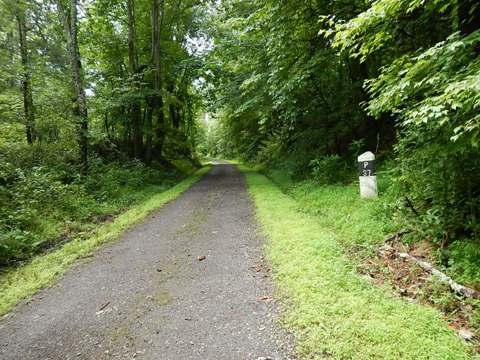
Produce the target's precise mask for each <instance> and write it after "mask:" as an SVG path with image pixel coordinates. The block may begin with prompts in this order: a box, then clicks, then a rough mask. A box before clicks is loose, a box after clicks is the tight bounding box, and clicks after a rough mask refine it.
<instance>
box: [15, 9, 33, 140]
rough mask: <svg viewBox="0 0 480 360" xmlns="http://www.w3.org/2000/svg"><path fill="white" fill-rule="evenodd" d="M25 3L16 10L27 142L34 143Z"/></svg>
mask: <svg viewBox="0 0 480 360" xmlns="http://www.w3.org/2000/svg"><path fill="white" fill-rule="evenodd" d="M22 5H23V4H19V5H18V7H17V11H16V18H17V23H18V37H19V40H20V56H21V61H22V72H23V74H22V92H23V111H24V114H25V132H26V136H27V142H28V143H29V144H33V141H34V140H35V135H34V124H35V114H34V108H33V95H32V77H31V72H30V70H31V69H30V61H29V58H28V44H27V31H28V30H27V25H26V15H25V9H23V8H22Z"/></svg>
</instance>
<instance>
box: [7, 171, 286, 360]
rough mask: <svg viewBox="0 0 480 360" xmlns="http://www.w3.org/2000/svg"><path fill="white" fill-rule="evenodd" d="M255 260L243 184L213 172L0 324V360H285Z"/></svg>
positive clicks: (257, 246)
mask: <svg viewBox="0 0 480 360" xmlns="http://www.w3.org/2000/svg"><path fill="white" fill-rule="evenodd" d="M261 249H262V239H261V238H259V237H257V235H256V229H255V222H254V218H253V205H252V204H251V202H250V200H249V198H248V196H247V193H246V186H245V182H244V179H243V176H242V175H241V174H240V173H239V172H238V171H237V170H236V169H235V168H234V167H233V166H230V165H216V166H214V167H213V168H212V170H211V171H210V172H209V173H208V174H207V175H206V176H205V177H204V178H203V179H202V180H201V181H200V182H198V183H197V184H195V185H194V186H193V187H192V188H190V189H189V190H188V191H186V192H185V193H184V194H183V195H182V196H181V197H179V198H178V199H177V200H176V201H174V202H172V203H170V204H168V205H166V206H165V207H164V208H162V209H161V210H160V211H158V212H157V213H155V214H154V215H152V216H151V217H150V218H149V219H148V220H147V221H145V222H144V223H143V224H141V225H139V226H137V227H136V228H135V229H133V230H132V231H130V232H128V233H126V234H125V235H124V236H123V237H122V239H120V240H119V241H118V242H117V243H115V244H113V245H110V246H106V247H103V248H102V249H100V250H99V251H98V252H97V253H96V254H95V255H94V256H93V257H92V258H90V259H86V260H84V261H81V262H80V263H78V264H77V265H75V266H74V267H73V268H72V269H71V270H70V271H68V273H67V274H66V275H65V276H64V277H63V278H62V279H61V280H60V281H59V282H58V283H57V284H56V285H55V286H53V287H51V288H49V289H46V290H44V291H41V292H40V293H38V294H37V295H36V296H35V297H34V298H33V300H32V301H30V302H28V303H26V304H22V305H20V306H18V307H17V308H16V309H15V310H14V311H13V312H12V313H10V314H9V315H8V316H7V317H6V318H4V319H3V320H1V321H0V359H3V360H7V359H8V360H10V359H22V360H27V359H52V360H53V359H55V360H56V359H62V360H63V359H133V358H135V359H155V360H158V359H165V360H167V359H172V360H181V359H202V360H207V359H208V360H210V359H229V360H231V359H242V360H250V359H259V358H260V359H262V358H265V359H288V358H289V356H287V355H286V354H288V353H290V345H289V344H290V341H289V339H288V336H287V335H285V334H284V333H283V332H282V331H280V330H279V329H278V328H277V326H276V325H275V323H274V318H275V317H276V311H275V304H274V302H270V301H264V300H260V299H261V298H262V297H265V296H269V295H271V291H272V289H271V284H270V281H269V279H268V273H267V271H266V267H267V266H266V264H265V263H264V261H263V259H262V250H261ZM203 256H204V257H205V259H204V260H201V259H203ZM199 259H200V260H199Z"/></svg>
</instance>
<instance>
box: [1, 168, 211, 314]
mask: <svg viewBox="0 0 480 360" xmlns="http://www.w3.org/2000/svg"><path fill="white" fill-rule="evenodd" d="M208 169H209V167H204V168H202V169H200V170H198V171H197V172H196V173H194V174H193V175H191V176H190V177H188V178H187V179H185V180H183V181H181V182H180V183H178V184H177V185H175V186H174V187H172V188H170V189H168V190H166V191H163V192H161V193H157V194H155V195H152V196H151V197H150V198H149V199H148V200H146V201H144V202H142V203H140V204H137V205H135V206H133V207H132V208H130V209H129V210H127V211H125V212H124V213H122V214H121V215H119V216H118V217H117V218H116V219H115V220H114V221H113V222H111V223H107V224H104V225H101V226H99V227H98V228H97V230H96V232H95V233H93V234H91V235H90V236H88V237H87V238H85V237H83V238H80V237H79V238H76V239H74V240H72V241H70V242H68V243H67V244H65V245H64V246H62V247H61V248H59V249H58V250H55V251H52V252H50V253H48V254H46V255H42V256H38V257H36V258H34V259H33V260H32V261H31V262H30V263H28V264H27V265H25V266H22V267H20V268H17V269H13V270H10V271H7V272H6V273H4V274H2V275H1V276H0V315H3V314H5V313H6V312H8V311H9V310H10V309H11V308H12V307H13V306H15V304H17V303H18V302H19V301H20V300H21V299H23V298H26V297H28V296H30V295H32V294H34V293H35V292H36V291H37V290H39V289H40V288H42V287H45V286H47V285H49V284H51V283H52V282H53V281H54V280H55V279H57V278H58V277H59V276H60V275H61V274H63V273H64V272H65V271H66V270H67V269H68V267H69V265H71V264H72V263H73V262H74V261H75V260H77V259H79V258H81V257H85V256H88V255H90V254H92V252H93V251H94V250H95V249H96V248H97V247H98V246H100V245H102V244H105V243H108V242H111V241H113V240H115V239H117V237H118V236H119V235H120V234H122V233H123V232H125V231H126V230H128V229H129V228H130V227H131V226H133V225H135V224H136V223H138V222H139V221H141V220H142V219H144V218H145V217H146V216H148V215H149V214H150V213H151V212H153V211H154V210H157V209H159V208H160V207H162V206H163V205H165V204H166V203H167V202H169V201H171V200H173V199H175V198H176V197H178V196H179V195H180V194H181V193H182V192H184V191H185V190H187V189H188V188H189V187H190V186H191V185H193V184H194V183H195V182H196V181H198V180H199V179H200V178H201V177H202V176H203V175H204V174H205V173H206V172H207V171H208Z"/></svg>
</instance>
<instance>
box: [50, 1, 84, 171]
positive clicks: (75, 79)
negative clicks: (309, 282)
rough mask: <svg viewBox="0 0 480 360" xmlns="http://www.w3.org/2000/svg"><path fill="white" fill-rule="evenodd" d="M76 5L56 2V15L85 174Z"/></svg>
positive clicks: (74, 3)
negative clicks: (64, 46) (67, 63)
mask: <svg viewBox="0 0 480 360" xmlns="http://www.w3.org/2000/svg"><path fill="white" fill-rule="evenodd" d="M77 3H78V1H77V0H70V2H69V8H66V7H65V6H64V4H63V2H62V0H56V4H57V10H58V15H59V18H60V20H61V22H62V25H63V31H64V36H65V39H66V40H67V48H68V55H69V60H70V70H71V78H72V85H73V88H74V94H75V100H74V114H75V116H76V118H77V132H78V144H79V147H80V162H81V165H82V168H83V171H84V172H86V171H87V169H88V111H87V99H86V95H85V89H84V74H83V69H82V62H81V58H80V51H79V46H78V14H77V11H78V9H77V6H78V4H77ZM68 10H69V11H68Z"/></svg>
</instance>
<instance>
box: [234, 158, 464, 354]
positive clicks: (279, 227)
mask: <svg viewBox="0 0 480 360" xmlns="http://www.w3.org/2000/svg"><path fill="white" fill-rule="evenodd" d="M242 170H243V171H244V172H245V173H246V177H247V182H248V186H249V191H250V193H251V196H252V197H253V199H254V200H255V203H256V206H257V217H258V220H259V222H260V224H261V225H262V229H263V231H264V233H265V234H266V235H267V236H268V238H269V242H268V243H267V248H266V251H267V256H268V258H269V260H270V262H271V264H272V268H273V273H274V279H275V281H276V283H277V285H278V296H280V297H281V298H282V299H283V300H284V304H285V309H284V310H285V311H284V314H285V315H284V322H285V325H286V326H287V327H288V328H290V329H292V330H293V331H294V332H295V334H296V335H297V338H298V341H299V342H298V350H299V353H300V355H302V357H304V358H308V359H312V358H313V359H323V358H336V359H351V358H355V359H466V358H469V357H470V354H471V349H470V347H469V346H467V345H466V344H465V343H463V342H462V340H460V339H459V338H458V337H457V335H456V334H455V333H454V331H452V330H451V329H449V328H448V327H447V324H446V322H445V321H444V320H443V319H442V317H441V314H440V312H438V311H437V310H435V309H432V308H428V307H425V306H421V305H418V304H411V303H407V302H404V301H402V300H400V299H397V298H394V297H393V296H391V295H390V294H389V293H388V291H387V290H385V289H381V288H376V287H374V286H373V285H372V284H371V283H370V282H368V281H367V280H366V279H364V278H362V277H361V276H360V275H358V274H357V273H356V270H355V266H356V264H355V262H354V261H351V260H347V257H346V256H345V254H344V247H343V246H342V244H341V243H342V242H344V241H353V239H354V238H356V237H364V238H365V239H367V240H369V239H368V238H369V237H370V236H373V237H375V232H377V235H376V236H377V237H378V235H380V234H381V233H382V229H379V228H378V226H377V225H376V224H375V220H374V219H373V220H369V219H367V218H366V217H365V213H364V212H363V213H362V211H365V209H366V211H367V214H371V212H372V211H374V208H375V206H373V205H371V203H369V202H362V203H361V204H360V203H359V204H357V205H359V208H358V209H357V208H356V207H355V206H354V205H355V200H353V199H354V198H355V197H356V194H355V197H352V196H351V195H352V194H349V191H353V190H352V189H349V188H347V190H346V192H345V193H342V191H341V190H340V189H336V191H334V190H335V188H334V187H332V188H331V189H330V190H329V191H327V192H326V193H324V194H323V197H322V196H320V195H318V201H319V202H321V201H328V204H324V206H323V207H322V206H321V204H317V205H318V206H319V208H318V210H317V211H318V212H319V213H318V215H321V216H312V215H311V214H307V213H305V212H301V211H299V208H298V203H297V202H296V201H295V200H294V199H293V198H291V197H289V196H287V195H285V194H284V193H282V191H281V190H280V189H279V188H278V187H277V186H276V185H275V184H274V183H272V182H271V181H270V180H268V179H267V178H266V177H265V176H263V175H260V174H258V173H255V172H251V171H248V169H246V168H243V167H242ZM304 190H305V189H304ZM292 191H301V190H299V189H297V190H295V189H292ZM306 194H307V193H306ZM296 195H297V196H300V195H299V194H296ZM310 195H311V194H310ZM363 204H367V205H363ZM347 213H348V215H349V216H347V215H346V214H347ZM320 218H323V220H319V219H320ZM372 233H373V235H372ZM357 240H358V239H357ZM359 243H361V241H359ZM367 243H368V241H367Z"/></svg>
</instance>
